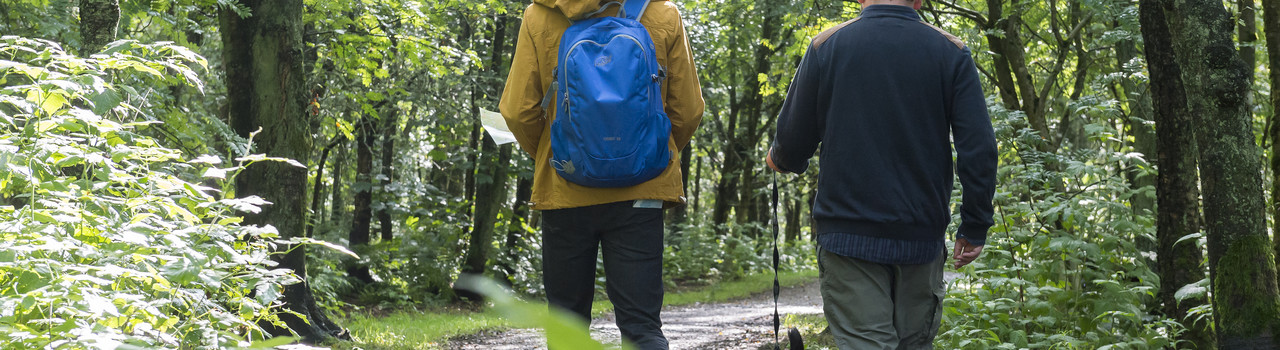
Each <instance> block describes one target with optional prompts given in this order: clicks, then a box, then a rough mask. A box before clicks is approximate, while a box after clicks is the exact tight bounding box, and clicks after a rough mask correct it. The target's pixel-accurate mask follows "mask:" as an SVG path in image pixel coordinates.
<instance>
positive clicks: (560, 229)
mask: <svg viewBox="0 0 1280 350" xmlns="http://www.w3.org/2000/svg"><path fill="white" fill-rule="evenodd" d="M632 204H633V202H632V201H626V202H617V203H609V204H601V205H593V206H589V207H581V208H569V209H556V210H546V211H543V212H542V274H543V278H542V284H543V286H544V287H545V288H546V291H547V302H548V303H550V304H551V305H553V306H557V307H561V308H564V309H565V310H569V311H570V312H572V313H574V314H577V315H579V316H582V317H583V318H584V319H588V320H589V319H590V318H591V301H592V299H593V297H594V295H595V277H596V249H597V247H603V248H604V251H603V255H604V271H605V283H606V288H605V289H606V291H607V292H608V293H609V300H611V301H612V302H613V309H614V314H615V316H616V317H617V322H618V329H619V330H620V331H621V332H622V336H623V338H625V339H627V340H628V341H630V342H631V343H633V344H635V345H636V348H637V349H641V350H648V349H664V350H665V349H667V338H666V337H664V336H663V335H662V320H661V319H659V316H658V313H659V311H661V309H662V234H663V233H662V209H656V208H633V207H632Z"/></svg>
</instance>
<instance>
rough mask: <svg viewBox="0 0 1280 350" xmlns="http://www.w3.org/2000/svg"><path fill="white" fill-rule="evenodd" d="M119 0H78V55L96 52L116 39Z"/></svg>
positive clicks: (118, 21)
mask: <svg viewBox="0 0 1280 350" xmlns="http://www.w3.org/2000/svg"><path fill="white" fill-rule="evenodd" d="M119 25H120V0H80V40H81V44H80V56H82V57H89V55H92V54H95V53H98V51H101V50H102V48H103V47H104V46H107V44H108V43H111V42H112V41H115V40H116V27H118V26H119Z"/></svg>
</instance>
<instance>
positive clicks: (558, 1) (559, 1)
mask: <svg viewBox="0 0 1280 350" xmlns="http://www.w3.org/2000/svg"><path fill="white" fill-rule="evenodd" d="M533 2H534V3H536V4H538V5H542V6H546V7H550V8H553V9H556V10H560V13H563V14H564V15H565V17H569V19H572V20H577V19H579V18H580V17H582V16H583V15H586V14H588V13H591V12H592V11H595V10H598V9H600V0H533Z"/></svg>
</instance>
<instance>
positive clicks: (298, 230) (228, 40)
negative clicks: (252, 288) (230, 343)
mask: <svg viewBox="0 0 1280 350" xmlns="http://www.w3.org/2000/svg"><path fill="white" fill-rule="evenodd" d="M240 4H242V5H245V6H246V7H248V8H249V9H250V11H252V13H253V16H252V17H248V18H241V17H239V16H238V15H236V14H235V12H233V11H231V10H228V9H223V10H222V11H221V13H220V17H221V21H222V23H221V33H222V44H223V61H224V62H225V64H224V66H225V68H226V72H225V73H226V83H227V86H234V87H236V88H235V89H230V90H229V91H228V92H227V110H228V114H229V116H230V119H231V126H232V128H233V129H235V131H236V132H237V133H238V134H240V136H242V137H248V136H249V133H251V132H254V131H256V130H258V129H259V128H261V130H262V132H261V133H260V134H258V135H257V137H256V138H254V145H253V147H254V148H253V149H254V151H255V152H260V153H263V154H266V155H267V156H271V157H283V158H288V159H300V160H302V161H306V160H307V159H308V158H309V157H310V156H311V130H309V127H310V125H311V123H310V121H308V120H307V114H306V104H307V102H306V89H304V88H303V81H302V79H303V72H302V0H272V1H262V0H241V1H240ZM306 188H307V169H305V168H299V167H295V166H292V165H289V164H286V163H283V162H260V163H256V164H253V165H251V166H249V167H248V168H247V169H245V170H244V171H243V172H241V173H240V175H239V176H238V177H237V178H236V196H238V197H245V196H251V195H257V196H261V197H263V198H264V199H266V200H268V201H270V202H272V203H273V204H271V205H268V206H266V207H264V208H263V209H262V211H261V212H259V213H256V214H254V213H244V217H245V224H249V225H273V226H274V227H275V228H276V230H278V231H279V232H280V235H281V237H283V238H285V239H288V238H293V237H300V236H302V235H304V234H305V232H306V223H307V220H306V213H307V212H306V210H307V197H306ZM281 248H282V250H281V252H282V253H284V254H281V255H277V256H276V257H275V259H276V260H277V261H278V262H279V263H280V267H283V268H288V269H290V270H293V272H294V273H295V274H297V275H298V277H299V278H301V279H302V282H300V283H296V284H292V285H289V286H286V287H285V289H284V295H283V299H282V300H283V301H284V303H285V307H287V308H288V309H289V310H291V311H293V312H296V313H297V315H294V314H281V315H280V317H281V319H283V320H284V322H285V324H286V325H288V327H289V328H290V329H292V330H293V331H294V332H297V334H298V335H300V336H302V337H303V339H305V340H306V341H308V342H312V343H318V342H321V341H326V340H328V339H331V338H333V337H338V338H344V339H349V336H347V332H346V330H343V329H342V328H341V327H338V326H337V325H336V324H334V323H333V322H332V321H330V320H329V318H328V317H327V316H326V315H325V314H324V312H323V310H321V309H320V308H319V307H318V306H317V305H316V303H315V298H314V296H313V295H312V294H311V288H310V287H309V285H308V284H307V282H306V281H307V265H306V264H307V261H306V259H307V255H306V247H305V246H300V247H287V246H286V247H281ZM268 328H269V330H270V331H272V333H273V334H276V335H289V332H288V330H284V329H275V327H268Z"/></svg>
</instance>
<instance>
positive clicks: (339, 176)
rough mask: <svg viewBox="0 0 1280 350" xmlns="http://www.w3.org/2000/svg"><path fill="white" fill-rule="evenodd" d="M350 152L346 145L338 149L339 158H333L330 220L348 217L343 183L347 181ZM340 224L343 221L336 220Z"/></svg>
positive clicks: (336, 223)
mask: <svg viewBox="0 0 1280 350" xmlns="http://www.w3.org/2000/svg"><path fill="white" fill-rule="evenodd" d="M350 153H351V151H350V149H348V148H346V147H345V146H344V147H342V148H340V149H338V154H337V155H336V156H337V157H338V159H334V160H333V187H332V188H330V189H329V221H337V220H341V219H340V218H345V217H347V215H346V213H345V212H344V210H345V209H346V207H347V202H345V201H343V200H342V199H343V198H347V197H346V196H345V195H344V193H343V192H344V191H343V190H342V188H343V187H342V184H343V181H346V177H345V176H346V170H347V158H348V154H350ZM340 224H341V221H337V222H335V225H340Z"/></svg>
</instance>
